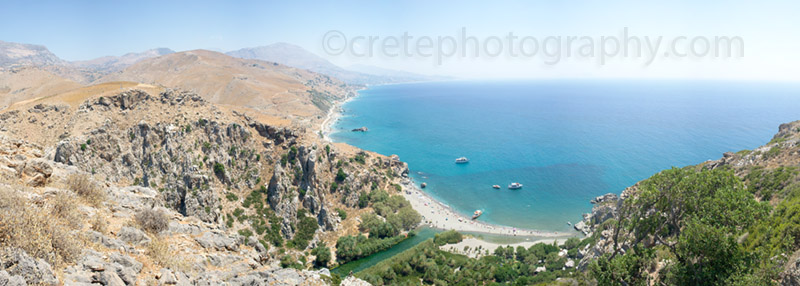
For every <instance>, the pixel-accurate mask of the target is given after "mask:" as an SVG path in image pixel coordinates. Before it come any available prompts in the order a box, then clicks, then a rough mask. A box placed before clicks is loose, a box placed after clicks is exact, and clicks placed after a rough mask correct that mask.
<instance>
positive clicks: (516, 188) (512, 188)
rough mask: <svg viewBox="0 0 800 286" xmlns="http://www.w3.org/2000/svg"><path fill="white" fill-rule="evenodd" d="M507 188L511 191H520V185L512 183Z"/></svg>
mask: <svg viewBox="0 0 800 286" xmlns="http://www.w3.org/2000/svg"><path fill="white" fill-rule="evenodd" d="M508 188H509V189H511V190H519V189H522V184H520V183H516V182H514V183H511V185H508Z"/></svg>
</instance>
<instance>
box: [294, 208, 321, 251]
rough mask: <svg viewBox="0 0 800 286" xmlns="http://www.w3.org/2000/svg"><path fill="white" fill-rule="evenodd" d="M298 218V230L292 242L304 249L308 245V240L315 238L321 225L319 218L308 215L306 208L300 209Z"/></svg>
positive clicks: (298, 247) (296, 246)
mask: <svg viewBox="0 0 800 286" xmlns="http://www.w3.org/2000/svg"><path fill="white" fill-rule="evenodd" d="M297 219H298V220H299V222H298V223H297V232H296V233H295V234H294V238H293V239H292V240H291V241H290V243H291V245H293V246H294V247H295V248H297V249H298V250H304V249H306V247H308V241H310V240H311V239H312V238H314V233H315V232H316V231H317V228H318V227H319V226H318V225H317V219H315V218H313V217H309V216H306V210H305V209H300V211H298V212H297Z"/></svg>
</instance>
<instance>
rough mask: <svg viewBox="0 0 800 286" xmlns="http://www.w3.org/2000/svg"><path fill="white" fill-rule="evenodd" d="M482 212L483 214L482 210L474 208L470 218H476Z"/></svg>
mask: <svg viewBox="0 0 800 286" xmlns="http://www.w3.org/2000/svg"><path fill="white" fill-rule="evenodd" d="M482 214H483V211H481V210H476V211H475V212H474V213H472V219H476V218H478V217H479V216H481V215H482Z"/></svg>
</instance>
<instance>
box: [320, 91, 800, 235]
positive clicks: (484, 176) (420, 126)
mask: <svg viewBox="0 0 800 286" xmlns="http://www.w3.org/2000/svg"><path fill="white" fill-rule="evenodd" d="M799 90H800V88H798V86H797V85H796V84H795V85H792V84H769V85H767V84H758V83H748V82H740V83H736V82H712V81H672V80H669V81H666V80H665V81H636V82H623V81H602V82H600V81H588V80H586V81H579V80H559V81H504V82H461V81H454V82H430V83H414V84H396V85H384V86H373V87H370V88H369V89H366V90H362V91H360V92H359V96H357V97H356V98H354V99H351V100H349V101H348V102H346V103H344V104H343V105H342V106H341V109H340V110H337V111H339V112H340V114H337V115H334V116H333V117H331V118H329V120H331V121H333V122H328V127H327V128H326V129H327V130H326V131H327V132H325V135H326V136H329V138H330V139H331V140H333V141H335V142H344V143H348V144H350V145H353V146H356V147H358V148H361V149H365V150H370V151H374V152H378V153H381V154H385V155H391V154H397V155H399V156H400V159H401V160H402V161H405V162H407V163H408V164H409V169H410V170H411V174H410V175H411V177H412V178H413V180H414V185H416V186H418V185H419V183H422V182H425V183H426V184H427V188H425V189H424V192H425V194H427V195H429V196H430V197H432V198H433V199H435V200H438V201H439V202H441V204H443V205H444V207H446V208H448V209H452V210H453V211H455V212H456V213H458V214H460V215H462V216H464V217H468V216H469V215H471V214H472V212H473V211H474V210H476V209H480V210H483V212H484V214H483V215H482V216H481V217H480V218H479V219H478V220H479V221H482V222H487V223H490V224H495V225H506V226H510V227H513V228H520V231H521V232H522V229H527V230H540V233H536V235H539V236H546V235H542V234H545V233H547V234H551V236H554V237H558V236H563V235H565V234H574V231H573V230H572V227H571V225H570V224H568V223H575V222H578V221H579V220H581V215H582V213H585V212H588V211H589V210H590V209H591V205H590V203H589V201H590V200H591V199H593V198H595V197H597V196H600V195H603V194H605V193H609V192H612V193H619V192H621V191H622V190H623V189H624V188H626V187H628V186H630V185H632V184H634V183H635V182H637V181H639V180H642V179H644V178H647V177H649V176H651V175H652V174H654V173H656V172H658V171H660V170H663V169H666V168H669V167H671V166H683V165H689V164H697V163H700V162H703V161H706V160H709V159H715V158H718V157H720V156H721V154H722V153H723V152H727V151H731V150H741V149H750V148H754V147H757V146H759V145H760V144H761V143H763V142H764V141H765V140H769V138H770V137H771V135H772V134H773V133H774V132H775V126H777V125H778V124H780V123H782V122H788V121H791V120H793V119H794V117H795V116H796V112H795V111H796V110H798V109H800V102H798V100H796V99H793V98H792V97H791V95H792V94H796V93H797V92H798V91H799ZM752 94H759V95H760V96H758V97H752V96H751V97H747V95H752ZM362 126H365V127H367V128H368V129H369V131H367V132H351V131H350V130H351V129H355V128H359V127H362ZM461 156H465V157H468V158H469V159H470V162H469V163H468V164H454V162H453V160H454V159H455V158H458V157H461ZM511 182H520V183H522V184H523V185H524V188H522V189H521V190H508V189H507V188H506V185H508V184H509V183H511ZM495 184H497V185H501V186H502V188H501V189H499V190H495V189H493V188H492V187H491V186H492V185H495ZM406 197H407V198H409V196H408V195H407V196H406ZM409 200H411V199H410V198H409ZM411 201H413V200H411ZM432 204H433V203H432ZM418 211H419V209H418ZM421 214H422V215H423V216H426V217H428V216H430V215H431V213H425V212H424V211H421ZM448 219H449V217H448ZM426 220H427V218H426ZM431 226H433V227H437V226H436V225H431ZM439 227H440V228H447V227H441V226H439ZM462 231H469V229H462ZM495 233H496V232H495ZM501 233H502V232H501ZM509 234H511V235H513V234H514V233H509Z"/></svg>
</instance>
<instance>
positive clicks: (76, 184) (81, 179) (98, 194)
mask: <svg viewBox="0 0 800 286" xmlns="http://www.w3.org/2000/svg"><path fill="white" fill-rule="evenodd" d="M67 185H68V186H69V189H70V190H72V191H73V192H75V193H76V194H78V195H79V196H81V197H82V198H83V199H84V200H86V202H87V203H89V204H91V205H93V206H96V207H97V206H100V205H101V204H102V203H103V202H104V201H105V200H106V193H105V192H104V191H103V190H102V189H100V188H98V187H97V185H96V184H95V183H94V182H92V179H91V178H89V175H86V174H73V175H71V176H69V178H68V179H67Z"/></svg>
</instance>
